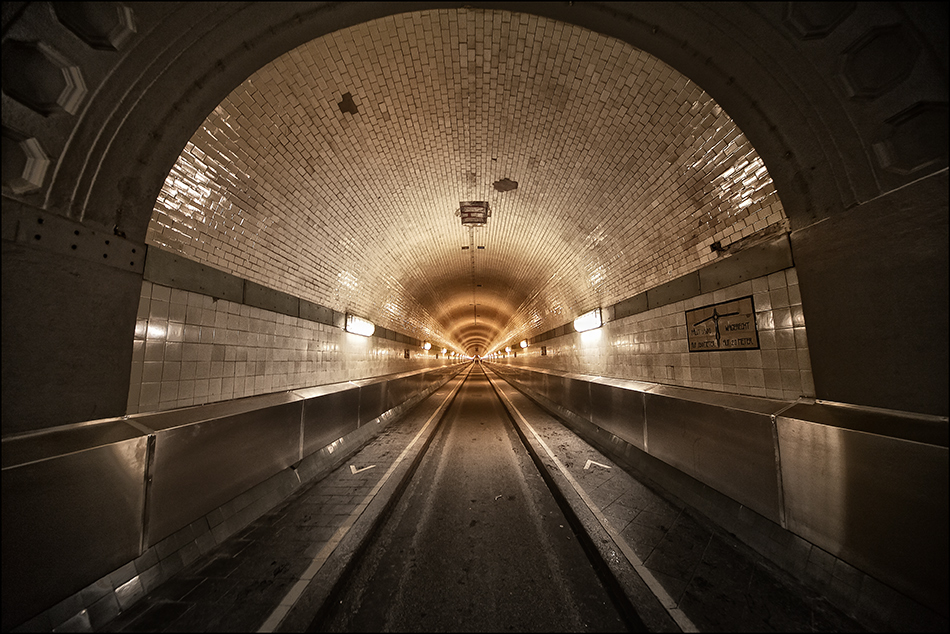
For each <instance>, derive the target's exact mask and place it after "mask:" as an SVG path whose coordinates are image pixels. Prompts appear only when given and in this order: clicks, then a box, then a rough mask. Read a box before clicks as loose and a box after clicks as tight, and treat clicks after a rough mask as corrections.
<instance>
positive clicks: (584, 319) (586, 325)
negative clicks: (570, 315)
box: [574, 308, 604, 332]
mask: <svg viewBox="0 0 950 634" xmlns="http://www.w3.org/2000/svg"><path fill="white" fill-rule="evenodd" d="M603 325H604V322H603V321H602V320H601V318H600V308H595V309H594V310H592V311H590V312H587V313H584V314H583V315H581V316H580V317H578V318H577V319H575V320H574V330H576V331H577V332H584V331H585V330H593V329H594V328H600V327H601V326H603Z"/></svg>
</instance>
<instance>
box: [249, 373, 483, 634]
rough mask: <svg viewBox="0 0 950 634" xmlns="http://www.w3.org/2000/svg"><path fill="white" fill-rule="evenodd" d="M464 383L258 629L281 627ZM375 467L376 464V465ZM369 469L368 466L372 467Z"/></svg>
mask: <svg viewBox="0 0 950 634" xmlns="http://www.w3.org/2000/svg"><path fill="white" fill-rule="evenodd" d="M469 372H471V370H469ZM467 376H468V375H466V377H467ZM464 382H465V379H464V378H463V379H462V380H461V381H459V384H458V385H456V386H455V387H454V388H453V389H452V391H451V392H449V394H448V396H446V397H445V399H444V400H443V401H442V403H440V404H439V406H438V407H437V408H436V410H435V411H434V412H433V413H432V416H430V417H429V419H428V420H427V421H426V422H425V424H424V425H423V426H422V429H420V430H419V433H417V434H416V436H415V438H413V439H412V440H411V441H410V442H409V444H408V445H406V448H405V449H403V450H402V453H401V454H399V457H398V458H396V460H395V462H393V464H392V465H391V466H390V467H389V469H388V470H387V471H386V473H385V474H384V475H383V477H382V478H380V480H379V482H377V483H376V486H374V487H373V490H372V491H370V492H369V493H367V494H366V497H365V498H363V501H362V502H361V503H360V504H358V505H357V506H356V508H355V509H353V512H352V513H350V515H349V516H348V517H347V518H346V520H345V521H344V522H343V525H342V526H340V528H338V529H337V531H336V532H335V533H333V537H331V538H330V540H329V541H327V543H326V544H324V545H323V548H321V549H320V552H318V553H317V555H316V556H315V557H314V558H313V561H311V562H310V565H309V566H307V570H305V571H304V573H303V574H302V575H301V577H300V579H299V580H298V581H297V582H296V583H295V584H294V585H293V586H291V588H290V591H289V592H287V594H286V595H284V598H283V599H281V600H280V603H279V604H278V606H277V607H276V608H275V609H274V611H273V612H271V614H270V616H268V617H267V620H266V621H264V624H263V625H261V627H260V629H258V630H257V631H258V632H273V631H275V630H276V629H277V628H278V627H279V626H280V623H281V621H283V620H284V619H285V618H286V617H287V615H288V614H290V610H291V609H292V608H293V607H294V604H295V603H296V602H297V601H298V600H299V599H300V597H301V596H303V593H304V591H305V590H306V589H307V586H309V585H310V582H311V581H313V578H314V577H316V576H317V573H319V572H320V568H322V567H323V564H325V563H326V561H327V559H329V558H330V555H331V554H333V551H334V550H336V547H337V546H338V545H339V544H340V542H341V541H343V538H344V537H346V534H347V533H348V532H349V530H350V529H351V528H352V527H353V525H354V524H355V523H356V520H357V519H359V516H360V515H362V514H363V511H365V510H366V507H368V506H369V503H370V502H372V501H373V498H374V497H376V494H377V493H379V490H380V489H382V488H383V486H385V484H386V483H387V482H388V481H389V478H390V477H391V476H392V474H393V472H394V471H395V470H396V467H398V466H399V464H400V463H401V462H402V461H403V460H404V459H405V457H406V455H407V454H408V453H409V450H410V449H412V447H413V446H414V445H415V444H416V441H418V440H419V438H420V437H421V436H422V434H423V433H424V432H425V431H426V430H427V429H428V428H429V425H430V424H431V423H432V421H433V420H434V419H435V418H436V416H438V415H439V414H440V413H441V412H442V410H443V409H445V407H446V406H447V403H449V402H450V401H451V400H452V397H453V396H455V393H456V392H458V391H459V389H460V388H461V387H462V384H463V383H464ZM373 466H374V467H375V466H376V465H373ZM366 468H367V469H368V468H371V467H366ZM352 469H353V465H350V470H352ZM364 470H365V469H361V470H360V471H364Z"/></svg>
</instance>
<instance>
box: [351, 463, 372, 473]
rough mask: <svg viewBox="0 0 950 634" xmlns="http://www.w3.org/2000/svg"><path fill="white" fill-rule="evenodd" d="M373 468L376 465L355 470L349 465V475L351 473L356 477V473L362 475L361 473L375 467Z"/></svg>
mask: <svg viewBox="0 0 950 634" xmlns="http://www.w3.org/2000/svg"><path fill="white" fill-rule="evenodd" d="M375 466H376V465H374V464H371V465H370V466H368V467H363V468H362V469H357V468H356V467H354V466H353V465H350V473H352V474H353V475H356V474H357V473H362V472H364V471H366V470H367V469H372V468H373V467H375Z"/></svg>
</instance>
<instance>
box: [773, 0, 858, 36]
mask: <svg viewBox="0 0 950 634" xmlns="http://www.w3.org/2000/svg"><path fill="white" fill-rule="evenodd" d="M854 7H855V3H854V2H789V3H787V5H786V7H785V23H786V24H787V25H788V26H789V28H790V29H791V30H792V31H793V32H794V33H795V34H796V35H798V36H799V37H800V38H802V39H803V40H814V39H820V38H823V37H825V36H827V35H828V34H830V33H831V32H832V31H834V30H835V28H836V27H837V26H838V25H839V24H841V23H842V22H844V20H845V18H847V17H848V16H849V15H851V14H852V13H853V12H854Z"/></svg>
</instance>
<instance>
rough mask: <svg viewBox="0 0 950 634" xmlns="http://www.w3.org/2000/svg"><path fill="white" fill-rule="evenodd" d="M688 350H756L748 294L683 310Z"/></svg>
mask: <svg viewBox="0 0 950 634" xmlns="http://www.w3.org/2000/svg"><path fill="white" fill-rule="evenodd" d="M686 338H687V339H688V341H689V351H690V352H710V351H714V350H758V349H759V333H758V331H757V330H756V327H755V307H754V306H753V305H752V296H751V295H749V296H748V297H742V298H740V299H734V300H731V301H728V302H721V303H719V304H711V305H709V306H703V307H702V308H694V309H693V310H687V311H686Z"/></svg>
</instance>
